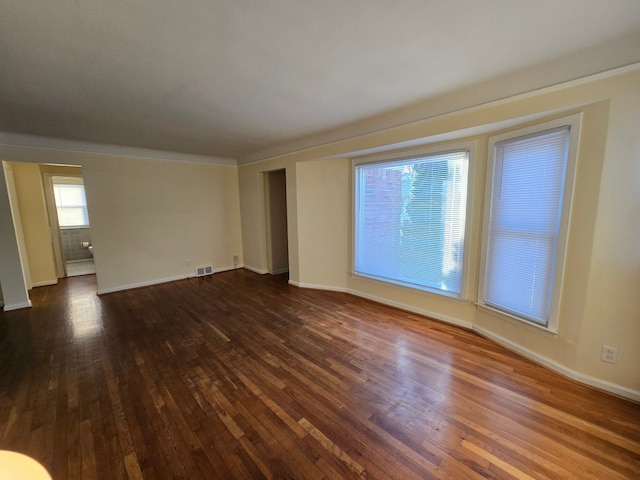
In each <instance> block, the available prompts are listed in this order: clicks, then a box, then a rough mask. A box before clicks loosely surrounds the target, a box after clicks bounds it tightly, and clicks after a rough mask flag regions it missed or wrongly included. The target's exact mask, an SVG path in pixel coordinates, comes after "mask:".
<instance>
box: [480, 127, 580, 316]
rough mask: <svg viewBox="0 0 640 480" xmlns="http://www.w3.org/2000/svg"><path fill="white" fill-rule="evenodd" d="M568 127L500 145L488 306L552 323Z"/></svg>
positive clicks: (492, 213)
mask: <svg viewBox="0 0 640 480" xmlns="http://www.w3.org/2000/svg"><path fill="white" fill-rule="evenodd" d="M568 146H569V128H568V127H563V128H560V129H555V130H551V131H547V132H543V133H539V134H536V135H534V136H528V137H523V138H516V139H511V140H506V141H503V142H499V143H496V145H495V152H494V153H495V160H494V169H493V183H492V191H491V210H490V219H489V228H488V238H487V251H486V265H485V284H484V303H485V304H487V305H491V306H494V307H496V308H498V309H500V310H504V311H505V312H507V313H511V314H515V315H516V316H519V317H524V318H525V319H527V320H531V321H533V322H535V323H538V324H541V325H547V324H548V322H549V313H550V308H551V295H552V288H553V280H554V275H553V273H554V265H555V258H556V253H557V245H558V235H559V229H560V219H561V218H560V217H561V211H562V196H563V187H564V177H565V170H566V162H567V152H568Z"/></svg>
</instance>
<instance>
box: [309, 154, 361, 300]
mask: <svg viewBox="0 0 640 480" xmlns="http://www.w3.org/2000/svg"><path fill="white" fill-rule="evenodd" d="M349 165H350V164H349V161H348V160H345V159H331V160H321V161H310V162H304V163H300V164H299V165H298V169H297V173H298V175H297V177H298V178H297V182H298V195H297V201H298V210H299V211H300V212H301V215H300V216H299V217H298V242H299V251H300V255H299V265H300V283H301V284H302V285H303V286H310V287H317V288H339V289H344V288H346V286H347V268H346V265H347V264H348V261H349V260H348V255H349V234H350V226H349V225H350V219H351V215H350V211H349V207H348V205H349V204H350V196H349V195H350V194H349V178H350V169H349Z"/></svg>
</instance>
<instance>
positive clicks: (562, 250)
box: [477, 114, 581, 333]
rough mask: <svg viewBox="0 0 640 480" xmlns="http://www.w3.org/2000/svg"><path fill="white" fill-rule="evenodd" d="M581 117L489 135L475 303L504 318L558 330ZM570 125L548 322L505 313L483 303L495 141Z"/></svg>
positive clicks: (554, 331)
mask: <svg viewBox="0 0 640 480" xmlns="http://www.w3.org/2000/svg"><path fill="white" fill-rule="evenodd" d="M580 120H581V114H574V115H571V116H568V117H563V118H559V119H556V120H551V121H548V122H544V123H541V124H536V125H533V126H529V127H525V128H521V129H518V130H513V131H509V132H507V133H503V134H501V135H496V136H493V137H490V138H489V144H488V155H487V173H486V183H485V193H484V199H485V201H484V215H483V225H482V249H481V254H480V270H479V273H480V280H479V285H478V301H477V305H478V307H479V308H481V309H482V310H484V311H487V312H489V313H491V314H492V315H494V316H496V317H498V318H502V319H505V320H507V321H511V320H514V319H515V320H516V321H517V322H518V323H519V324H524V325H529V326H532V327H536V328H539V329H542V330H545V331H548V332H552V333H557V332H558V325H559V317H558V315H559V310H560V301H561V297H562V285H563V280H564V268H565V260H566V250H567V240H568V233H569V223H570V217H571V204H572V200H573V192H574V184H575V172H576V165H577V156H578V144H579V140H580ZM561 127H569V148H568V152H567V164H566V170H565V181H564V191H563V196H562V207H561V213H560V228H559V231H558V243H557V251H556V259H555V262H554V266H553V272H552V274H553V285H552V290H551V305H550V310H549V321H548V323H547V325H543V324H539V323H536V322H533V321H532V320H530V319H527V318H525V317H521V316H518V315H516V314H511V313H507V312H505V311H502V310H499V309H497V308H495V307H493V306H491V305H488V304H485V303H484V293H485V282H486V275H487V268H486V267H487V266H486V260H487V248H488V235H489V221H490V218H491V197H492V187H493V174H494V168H495V157H496V148H495V147H496V144H497V143H498V142H502V141H505V140H512V139H517V138H520V137H526V136H530V135H535V134H543V133H544V132H545V131H548V130H552V129H555V128H561Z"/></svg>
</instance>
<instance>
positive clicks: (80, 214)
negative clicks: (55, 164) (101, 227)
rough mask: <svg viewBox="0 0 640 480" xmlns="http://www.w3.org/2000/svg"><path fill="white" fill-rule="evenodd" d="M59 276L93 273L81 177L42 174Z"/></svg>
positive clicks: (91, 247)
mask: <svg viewBox="0 0 640 480" xmlns="http://www.w3.org/2000/svg"><path fill="white" fill-rule="evenodd" d="M43 179H44V184H45V197H46V203H47V209H48V211H49V219H50V223H51V230H52V233H53V247H54V254H55V257H56V268H57V270H58V276H59V277H62V276H66V277H75V276H79V275H89V274H93V273H96V267H95V263H94V261H93V246H92V244H91V230H90V222H89V212H88V209H87V199H86V195H85V191H84V181H83V179H82V175H81V174H79V173H78V174H69V173H66V174H64V175H63V174H56V173H52V172H46V171H45V172H43Z"/></svg>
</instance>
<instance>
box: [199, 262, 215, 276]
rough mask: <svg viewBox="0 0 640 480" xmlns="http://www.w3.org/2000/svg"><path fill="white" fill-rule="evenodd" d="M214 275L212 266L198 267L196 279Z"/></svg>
mask: <svg viewBox="0 0 640 480" xmlns="http://www.w3.org/2000/svg"><path fill="white" fill-rule="evenodd" d="M212 274H213V267H212V266H211V265H205V266H203V267H196V277H204V276H205V275H212Z"/></svg>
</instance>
